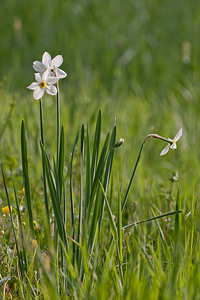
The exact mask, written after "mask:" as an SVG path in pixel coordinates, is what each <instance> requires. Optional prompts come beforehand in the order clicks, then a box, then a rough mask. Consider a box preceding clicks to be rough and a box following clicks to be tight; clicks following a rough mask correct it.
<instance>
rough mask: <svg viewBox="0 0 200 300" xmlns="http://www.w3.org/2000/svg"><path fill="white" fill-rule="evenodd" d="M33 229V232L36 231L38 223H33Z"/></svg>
mask: <svg viewBox="0 0 200 300" xmlns="http://www.w3.org/2000/svg"><path fill="white" fill-rule="evenodd" d="M33 228H34V230H35V231H36V230H38V223H37V222H36V221H33Z"/></svg>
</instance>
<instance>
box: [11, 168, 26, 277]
mask: <svg viewBox="0 0 200 300" xmlns="http://www.w3.org/2000/svg"><path fill="white" fill-rule="evenodd" d="M11 177H12V184H13V190H14V195H15V202H16V207H17V215H18V221H19V229H20V236H21V242H22V249H23V260H24V265H25V271H26V272H27V270H28V267H27V259H26V249H25V243H24V235H23V230H22V220H21V214H20V210H19V203H18V200H17V193H16V188H15V184H14V180H13V176H12V171H11Z"/></svg>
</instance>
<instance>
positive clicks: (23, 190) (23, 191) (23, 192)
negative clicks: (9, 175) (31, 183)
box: [22, 186, 25, 196]
mask: <svg viewBox="0 0 200 300" xmlns="http://www.w3.org/2000/svg"><path fill="white" fill-rule="evenodd" d="M22 195H23V196H24V195H25V188H24V186H23V188H22Z"/></svg>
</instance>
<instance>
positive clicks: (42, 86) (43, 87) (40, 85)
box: [39, 81, 47, 89]
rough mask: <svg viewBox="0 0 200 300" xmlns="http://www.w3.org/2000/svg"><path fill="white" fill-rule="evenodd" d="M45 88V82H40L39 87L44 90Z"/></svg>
mask: <svg viewBox="0 0 200 300" xmlns="http://www.w3.org/2000/svg"><path fill="white" fill-rule="evenodd" d="M46 86H47V84H46V82H45V81H41V82H40V83H39V87H41V88H42V89H45V87H46Z"/></svg>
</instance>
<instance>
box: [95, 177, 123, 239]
mask: <svg viewBox="0 0 200 300" xmlns="http://www.w3.org/2000/svg"><path fill="white" fill-rule="evenodd" d="M99 185H100V187H101V190H102V192H103V195H104V198H105V204H106V207H107V210H108V216H109V220H110V226H111V230H112V235H113V238H114V240H115V241H117V239H118V234H117V227H116V224H115V221H114V215H113V213H112V211H111V208H110V205H109V202H108V199H107V196H106V194H105V191H104V188H103V185H102V183H101V182H100V181H99Z"/></svg>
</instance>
